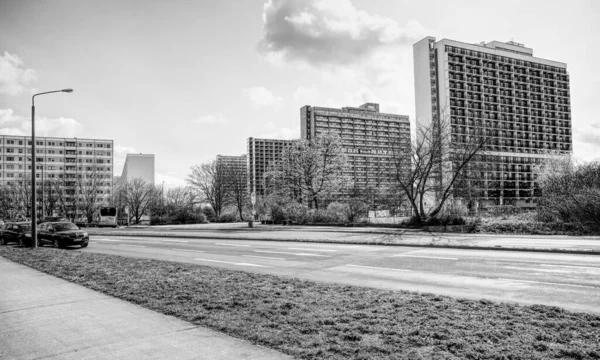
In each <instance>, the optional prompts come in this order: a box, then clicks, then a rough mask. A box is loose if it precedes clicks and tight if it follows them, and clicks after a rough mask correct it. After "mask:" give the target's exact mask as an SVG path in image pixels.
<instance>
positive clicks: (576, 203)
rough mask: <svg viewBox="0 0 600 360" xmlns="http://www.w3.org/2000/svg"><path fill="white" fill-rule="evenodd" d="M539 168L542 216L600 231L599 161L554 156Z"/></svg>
mask: <svg viewBox="0 0 600 360" xmlns="http://www.w3.org/2000/svg"><path fill="white" fill-rule="evenodd" d="M540 170H541V171H540V177H539V179H540V188H541V190H542V194H543V198H542V201H541V202H540V203H539V208H540V212H541V213H542V214H543V217H544V218H546V219H548V220H551V219H560V220H562V221H563V222H565V223H570V222H575V223H579V224H581V225H582V226H583V227H587V228H589V229H595V230H596V231H600V162H591V163H587V164H579V165H577V164H573V162H572V161H570V159H568V158H565V157H558V158H556V159H550V160H549V162H548V163H547V164H545V165H544V166H543V167H542V168H541V169H540Z"/></svg>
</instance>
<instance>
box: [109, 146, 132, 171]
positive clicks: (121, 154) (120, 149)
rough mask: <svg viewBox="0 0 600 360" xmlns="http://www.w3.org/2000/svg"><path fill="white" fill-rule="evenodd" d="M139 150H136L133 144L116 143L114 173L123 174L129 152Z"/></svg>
mask: <svg viewBox="0 0 600 360" xmlns="http://www.w3.org/2000/svg"><path fill="white" fill-rule="evenodd" d="M136 153H138V151H135V149H134V148H132V147H131V146H123V145H115V150H114V162H115V166H114V173H115V175H117V176H121V173H122V172H123V167H124V166H125V159H126V158H127V154H136Z"/></svg>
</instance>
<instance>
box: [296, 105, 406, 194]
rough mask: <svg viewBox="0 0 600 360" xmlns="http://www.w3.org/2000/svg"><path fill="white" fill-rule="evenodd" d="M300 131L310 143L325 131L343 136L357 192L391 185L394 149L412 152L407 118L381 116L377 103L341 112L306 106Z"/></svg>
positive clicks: (301, 116)
mask: <svg viewBox="0 0 600 360" xmlns="http://www.w3.org/2000/svg"><path fill="white" fill-rule="evenodd" d="M300 129H301V135H300V136H301V137H302V138H303V139H307V140H311V139H313V138H315V137H318V136H319V135H320V134H322V133H323V132H326V131H329V132H333V133H335V134H338V135H339V136H340V138H341V140H342V146H343V149H344V151H345V152H346V154H347V155H348V159H349V165H350V166H349V174H348V175H350V177H351V178H352V180H353V181H354V188H357V189H366V188H367V187H373V188H381V187H382V186H389V185H391V179H390V177H391V176H392V175H393V173H394V172H395V170H396V167H395V163H394V159H393V152H394V151H393V149H394V148H398V147H401V148H404V149H405V151H409V149H410V122H409V119H408V116H406V115H396V114H386V113H381V112H379V104H374V103H366V104H363V105H361V106H359V107H343V108H341V109H334V108H326V107H317V106H308V105H307V106H303V107H302V108H301V109H300Z"/></svg>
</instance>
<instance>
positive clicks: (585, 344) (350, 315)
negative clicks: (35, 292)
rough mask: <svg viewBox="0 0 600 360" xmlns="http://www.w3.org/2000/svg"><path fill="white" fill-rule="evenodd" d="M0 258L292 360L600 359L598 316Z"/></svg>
mask: <svg viewBox="0 0 600 360" xmlns="http://www.w3.org/2000/svg"><path fill="white" fill-rule="evenodd" d="M0 256H3V257H5V258H7V259H10V260H13V261H15V262H18V263H21V264H24V265H27V266H30V267H32V268H34V269H36V270H40V271H43V272H46V273H48V274H50V275H54V276H57V277H60V278H63V279H66V280H69V281H71V282H74V283H77V284H80V285H83V286H86V287H88V288H90V289H93V290H97V291H100V292H103V293H105V294H108V295H112V296H114V297H117V298H120V299H123V300H127V301H130V302H133V303H136V304H139V305H141V306H144V307H146V308H149V309H152V310H155V311H158V312H161V313H164V314H167V315H173V316H176V317H178V318H181V319H183V320H186V321H189V322H191V323H194V324H197V325H202V326H207V327H210V328H212V329H215V330H218V331H222V332H224V333H227V334H230V335H232V336H235V337H238V338H242V339H247V340H250V341H251V342H253V343H256V344H261V345H264V346H268V347H271V348H273V349H277V350H279V351H282V352H284V353H287V354H290V355H293V356H295V357H297V358H301V359H457V358H460V359H558V358H560V359H600V316H598V315H594V314H587V313H575V312H569V311H566V310H563V309H561V308H558V307H550V306H543V305H533V306H521V305H515V304H505V303H495V302H491V301H487V300H480V301H474V300H466V299H454V298H450V297H446V296H438V295H433V294H419V293H414V292H407V291H385V290H379V289H371V288H366V287H358V286H345V285H335V284H333V285H332V284H320V283H316V282H312V281H305V280H298V279H293V278H286V277H278V276H271V275H262V274H254V273H247V272H243V271H234V270H226V269H219V268H212V267H208V266H201V265H194V264H182V263H176V262H168V261H159V260H147V259H136V258H127V257H121V256H115V255H105V254H94V253H87V252H84V251H64V250H58V249H51V248H38V249H30V248H16V247H0Z"/></svg>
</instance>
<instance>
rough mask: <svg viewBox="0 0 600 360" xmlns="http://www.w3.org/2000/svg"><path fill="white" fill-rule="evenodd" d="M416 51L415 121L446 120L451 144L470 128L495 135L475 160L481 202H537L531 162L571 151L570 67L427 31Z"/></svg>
mask: <svg viewBox="0 0 600 360" xmlns="http://www.w3.org/2000/svg"><path fill="white" fill-rule="evenodd" d="M413 50H414V75H415V103H416V121H417V123H418V124H427V123H429V122H431V121H440V120H444V121H450V124H451V130H450V131H451V137H450V139H451V140H450V141H451V142H453V143H456V144H459V143H460V142H461V141H462V140H464V138H465V137H466V136H468V134H469V133H470V132H471V131H473V130H474V127H478V128H480V129H483V130H484V131H485V133H486V134H488V135H489V136H492V137H493V140H492V141H491V143H490V144H489V145H488V146H487V148H486V151H485V152H484V153H482V156H481V157H480V158H479V161H480V163H485V168H484V169H485V171H482V173H481V178H482V179H481V180H482V183H483V185H482V189H480V190H481V191H480V192H479V199H478V200H480V201H479V202H480V203H481V205H483V206H486V205H493V204H512V205H517V206H522V207H533V206H535V202H536V197H538V196H539V195H540V193H539V186H538V184H537V183H536V181H535V175H534V174H533V172H532V170H533V169H532V168H533V166H534V165H535V164H538V163H540V162H542V161H543V159H544V157H545V156H547V155H546V154H547V153H548V152H549V151H555V152H559V153H561V152H562V153H569V152H571V151H572V134H571V100H570V90H569V75H568V73H567V65H566V64H565V63H562V62H557V61H552V60H547V59H542V58H538V57H534V56H533V49H531V48H528V47H525V46H524V45H523V44H519V43H516V42H513V41H509V42H507V43H503V42H499V41H492V42H489V43H484V42H482V43H478V44H467V43H463V42H459V41H454V40H448V39H443V40H440V41H438V42H436V39H435V38H433V37H427V38H425V39H423V40H421V41H419V42H417V43H416V44H414V46H413Z"/></svg>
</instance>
